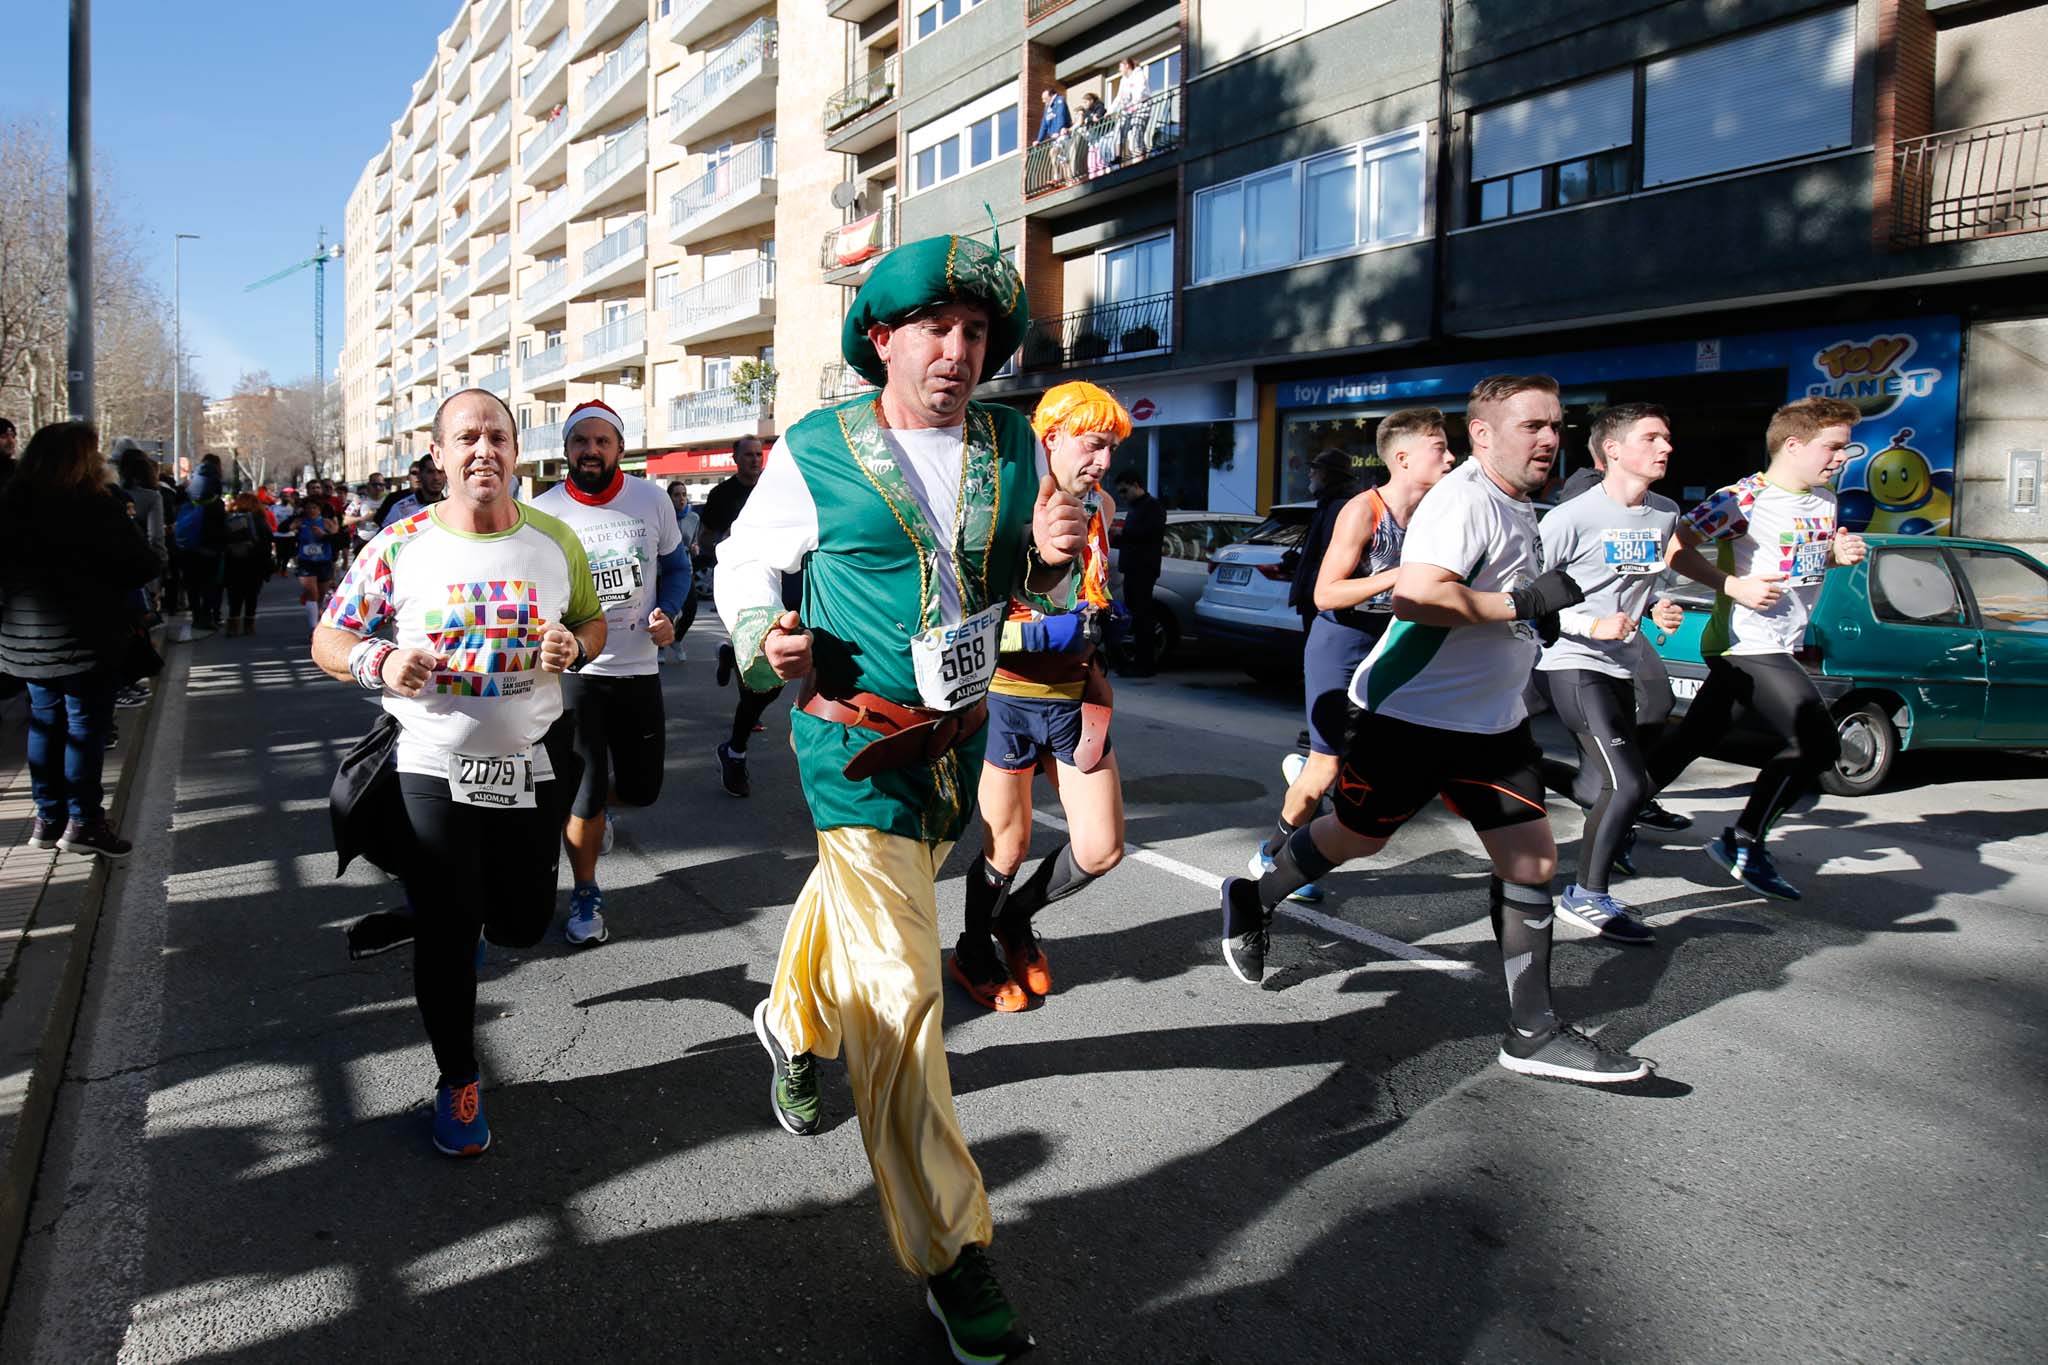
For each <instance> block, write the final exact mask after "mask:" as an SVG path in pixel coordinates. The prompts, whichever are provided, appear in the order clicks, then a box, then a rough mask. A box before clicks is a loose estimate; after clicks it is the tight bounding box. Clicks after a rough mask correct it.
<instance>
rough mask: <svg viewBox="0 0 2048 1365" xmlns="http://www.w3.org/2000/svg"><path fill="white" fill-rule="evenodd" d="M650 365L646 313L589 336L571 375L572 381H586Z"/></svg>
mask: <svg viewBox="0 0 2048 1365" xmlns="http://www.w3.org/2000/svg"><path fill="white" fill-rule="evenodd" d="M646 363H647V313H646V311H645V310H644V309H643V310H641V311H639V312H634V313H628V314H626V315H625V316H624V317H619V318H614V319H612V320H611V321H610V322H607V323H606V324H605V325H604V326H602V327H594V328H592V329H591V330H590V331H588V332H585V333H584V334H583V344H582V345H581V346H579V347H577V349H576V363H575V369H574V370H573V371H571V377H572V378H586V377H588V376H591V375H595V374H602V373H603V372H604V371H606V370H617V369H622V368H624V367H626V366H628V365H645V364H646Z"/></svg>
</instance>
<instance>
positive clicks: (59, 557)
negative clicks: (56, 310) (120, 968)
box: [0, 422, 159, 859]
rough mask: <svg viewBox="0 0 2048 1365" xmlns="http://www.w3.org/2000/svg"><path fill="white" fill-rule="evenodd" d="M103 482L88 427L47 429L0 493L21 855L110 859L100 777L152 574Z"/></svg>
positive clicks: (145, 550) (133, 530)
mask: <svg viewBox="0 0 2048 1365" xmlns="http://www.w3.org/2000/svg"><path fill="white" fill-rule="evenodd" d="M110 472H111V471H110V470H109V469H108V467H107V464H106V461H105V460H104V459H103V458H102V457H101V455H100V447H99V433H98V432H97V431H95V430H94V428H93V427H92V425H91V424H90V423H87V422H59V423H56V424H54V425H51V426H47V427H44V428H43V429H42V430H41V431H38V432H37V433H36V434H35V436H34V437H33V438H32V439H31V440H30V441H29V443H28V448H27V450H25V451H24V452H23V453H22V457H21V463H20V466H19V468H18V469H17V470H16V471H15V475H14V478H13V479H11V480H10V481H9V482H8V484H7V487H6V489H5V491H4V492H0V599H4V600H0V669H5V671H6V672H7V673H9V674H10V675H12V676H14V677H17V678H20V679H23V680H24V681H25V682H26V683H27V684H28V692H29V733H28V767H29V785H30V789H31V792H32V794H33V796H34V800H35V809H36V813H35V819H34V821H33V822H32V824H31V825H30V828H29V838H28V842H29V845H30V846H31V847H33V848H60V849H63V850H65V851H66V852H69V853H88V854H94V853H96V854H100V855H102V856H105V857H108V858H116V859H118V858H124V857H126V856H127V855H128V851H129V843H128V841H127V840H126V839H123V838H121V837H120V836H118V835H117V834H116V833H115V832H114V830H113V829H112V828H111V827H110V826H109V824H108V822H107V816H106V809H105V805H104V796H105V792H104V789H103V786H102V783H101V770H102V766H103V764H104V761H105V758H106V746H107V735H108V733H109V731H110V729H111V726H112V724H113V716H114V690H115V686H116V683H117V675H118V672H119V670H120V668H121V665H122V663H123V661H124V660H125V658H126V656H127V653H128V650H129V648H130V647H131V646H132V644H133V643H134V640H135V634H136V628H137V626H138V624H139V621H140V612H139V608H138V607H137V604H136V591H137V589H139V588H141V587H142V585H143V584H145V583H147V582H149V581H150V580H151V579H152V578H155V577H156V575H157V572H158V568H159V566H158V563H157V557H156V553H155V552H154V551H153V550H151V549H150V548H149V542H148V541H146V540H145V539H144V538H143V535H142V532H141V531H140V530H139V529H138V528H137V526H136V524H135V521H134V519H133V518H132V517H131V516H130V515H129V512H128V507H127V505H126V503H125V502H124V501H123V500H122V499H121V498H119V497H118V496H117V495H116V494H115V492H114V490H113V488H112V486H111V481H110V479H109V474H110Z"/></svg>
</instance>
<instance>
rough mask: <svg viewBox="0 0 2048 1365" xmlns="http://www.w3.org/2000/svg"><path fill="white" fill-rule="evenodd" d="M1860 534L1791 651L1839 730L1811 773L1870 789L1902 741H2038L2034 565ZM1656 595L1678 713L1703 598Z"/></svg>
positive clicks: (2047, 716)
mask: <svg viewBox="0 0 2048 1365" xmlns="http://www.w3.org/2000/svg"><path fill="white" fill-rule="evenodd" d="M1864 539H1865V540H1867V541H1869V542H1870V555H1869V557H1868V558H1866V559H1865V560H1864V561H1863V562H1862V563H1861V564H1856V565H1853V566H1851V567H1849V568H1846V569H1836V570H1834V571H1833V572H1831V573H1829V574H1828V576H1827V582H1826V583H1825V584H1824V585H1823V586H1822V588H1821V593H1820V599H1819V601H1818V602H1817V603H1815V605H1814V612H1813V621H1812V624H1811V625H1810V627H1809V628H1808V631H1807V637H1806V647H1805V648H1804V649H1803V650H1801V651H1800V656H1799V657H1800V661H1801V662H1802V663H1804V664H1805V665H1806V668H1807V671H1808V672H1809V673H1811V674H1812V675H1813V679H1814V682H1815V684H1816V685H1817V686H1818V687H1819V689H1820V694H1821V696H1822V697H1824V698H1825V699H1826V700H1827V703H1828V705H1829V707H1830V708H1831V709H1832V710H1833V712H1834V715H1835V723H1836V725H1837V726H1838V727H1839V729H1840V732H1841V737H1842V757H1841V761H1840V762H1838V763H1837V764H1836V765H1835V767H1834V770H1833V771H1832V772H1829V773H1828V774H1826V775H1825V776H1824V777H1823V778H1822V780H1821V785H1822V786H1823V787H1825V788H1826V789H1827V790H1828V791H1830V792H1833V793H1834V794H1836V795H1837V796H1855V795H1860V794H1862V793H1864V792H1869V791H1874V790H1876V789H1877V788H1878V787H1880V786H1882V785H1883V783H1884V781H1885V779H1886V777H1888V776H1889V775H1890V774H1891V771H1892V765H1893V763H1894V762H1895V761H1896V760H1897V758H1898V755H1899V753H1900V752H1901V751H1902V750H1906V749H1915V750H1918V749H2048V567H2044V566H2043V565H2042V564H2041V562H2040V561H2039V560H2037V559H2035V558H2034V557H2033V556H2031V555H2029V554H2027V553H2026V552H2025V551H2023V550H2017V549H2014V548H2013V547H2012V546H2010V545H2000V544H1997V543H1995V542H1993V541H1988V540H1964V539H1961V538H1958V537H1954V536H1944V537H1941V538H1940V539H1934V538H1931V537H1927V536H1880V535H1873V536H1865V537H1864ZM1670 595H1671V596H1672V597H1673V598H1675V599H1677V600H1678V601H1680V602H1682V603H1683V604H1684V605H1685V607H1686V613H1685V624H1684V625H1683V626H1682V627H1681V628H1680V629H1679V631H1678V632H1677V633H1676V634H1674V635H1672V636H1671V637H1670V638H1669V639H1667V640H1665V641H1664V642H1663V643H1662V644H1661V645H1658V646H1657V652H1658V653H1659V654H1661V655H1663V656H1664V661H1665V665H1666V667H1667V668H1668V669H1669V670H1670V673H1671V691H1672V693H1673V696H1674V698H1675V700H1676V702H1677V709H1678V710H1679V711H1680V712H1682V711H1683V709H1684V707H1685V706H1686V705H1687V704H1688V703H1689V702H1690V701H1691V699H1692V698H1693V696H1694V695H1696V694H1697V693H1698V691H1699V686H1700V682H1701V680H1702V679H1704V678H1705V677H1706V667H1705V665H1704V664H1703V663H1702V662H1701V660H1700V649H1699V641H1700V632H1701V630H1702V629H1703V628H1704V627H1705V625H1706V622H1707V619H1708V616H1709V614H1710V612H1711V610H1712V606H1713V602H1712V596H1711V594H1709V593H1707V592H1706V591H1705V590H1704V589H1700V588H1696V587H1694V586H1693V585H1691V584H1683V585H1681V586H1680V587H1679V588H1677V589H1674V590H1673V591H1672V592H1671V594H1670ZM1651 638H1652V639H1653V640H1654V639H1655V638H1656V637H1655V635H1654V633H1653V634H1652V637H1651Z"/></svg>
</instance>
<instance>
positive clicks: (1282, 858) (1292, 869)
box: [1259, 826, 1337, 910]
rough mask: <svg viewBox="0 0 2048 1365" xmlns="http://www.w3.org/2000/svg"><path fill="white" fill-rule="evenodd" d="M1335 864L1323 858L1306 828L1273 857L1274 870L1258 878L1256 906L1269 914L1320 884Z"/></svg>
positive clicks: (1296, 833) (1281, 847)
mask: <svg viewBox="0 0 2048 1365" xmlns="http://www.w3.org/2000/svg"><path fill="white" fill-rule="evenodd" d="M1336 866H1337V864H1335V863H1333V862H1331V861H1330V860H1329V859H1328V858H1326V857H1324V856H1323V851H1322V850H1321V849H1319V848H1317V847H1316V841H1315V836H1314V835H1312V834H1310V833H1309V829H1308V827H1307V826H1304V827H1302V828H1301V829H1298V830H1296V831H1294V835H1293V837H1292V838H1290V839H1289V840H1288V841H1287V842H1286V843H1284V844H1282V845H1281V846H1280V847H1279V848H1278V849H1276V850H1275V851H1274V853H1273V870H1272V871H1271V872H1268V873H1267V874H1266V875H1265V876H1263V877H1261V878H1259V904H1260V905H1263V906H1265V907H1266V908H1267V909H1268V910H1270V909H1272V908H1273V907H1274V906H1276V905H1278V904H1279V903H1280V902H1281V901H1284V900H1286V899H1287V897H1288V896H1290V895H1292V894H1293V893H1294V892H1295V891H1296V890H1297V889H1299V888H1301V887H1304V886H1307V885H1308V884H1309V883H1310V882H1315V881H1321V880H1322V879H1323V878H1324V877H1325V876H1327V875H1329V873H1330V871H1331V869H1333V868H1335V867H1336Z"/></svg>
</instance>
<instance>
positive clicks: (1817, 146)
mask: <svg viewBox="0 0 2048 1365" xmlns="http://www.w3.org/2000/svg"><path fill="white" fill-rule="evenodd" d="M1855 83H1856V12H1855V9H1854V8H1853V7H1845V8H1842V9H1836V10H1830V11H1827V12H1826V13H1823V14H1815V15H1809V16H1808V17H1806V18H1804V19H1795V20H1793V21H1792V22H1790V23H1786V24H1774V25H1772V26H1771V27H1770V28H1765V29H1758V30H1756V31H1755V32H1752V33H1745V34H1741V35H1740V36H1738V37H1734V38H1729V39H1726V40H1724V41H1722V42H1718V43H1714V44H1712V45H1710V46H1708V47H1702V48H1695V49H1693V50H1692V51H1690V52H1682V53H1679V54H1678V55H1676V56H1672V57H1666V58H1664V59H1663V60H1661V61H1655V62H1649V63H1646V64H1645V65H1644V67H1643V187H1644V188H1645V189H1649V188H1652V187H1654V186H1657V185H1668V184H1671V183H1672V182H1674V181H1678V180H1691V179H1694V178H1697V177H1699V176H1703V175H1716V174H1719V173H1720V172H1722V171H1732V170H1739V169H1741V168H1743V167H1745V166H1763V165H1767V164H1769V163H1770V162H1773V161H1784V160H1786V159H1788V158H1790V157H1796V156H1808V155H1811V154H1813V153H1815V152H1826V151H1833V150H1835V149H1836V148H1838V147H1847V146H1848V145H1849V143H1850V139H1851V136H1852V131H1851V117H1852V113H1853V94H1854V87H1855Z"/></svg>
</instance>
